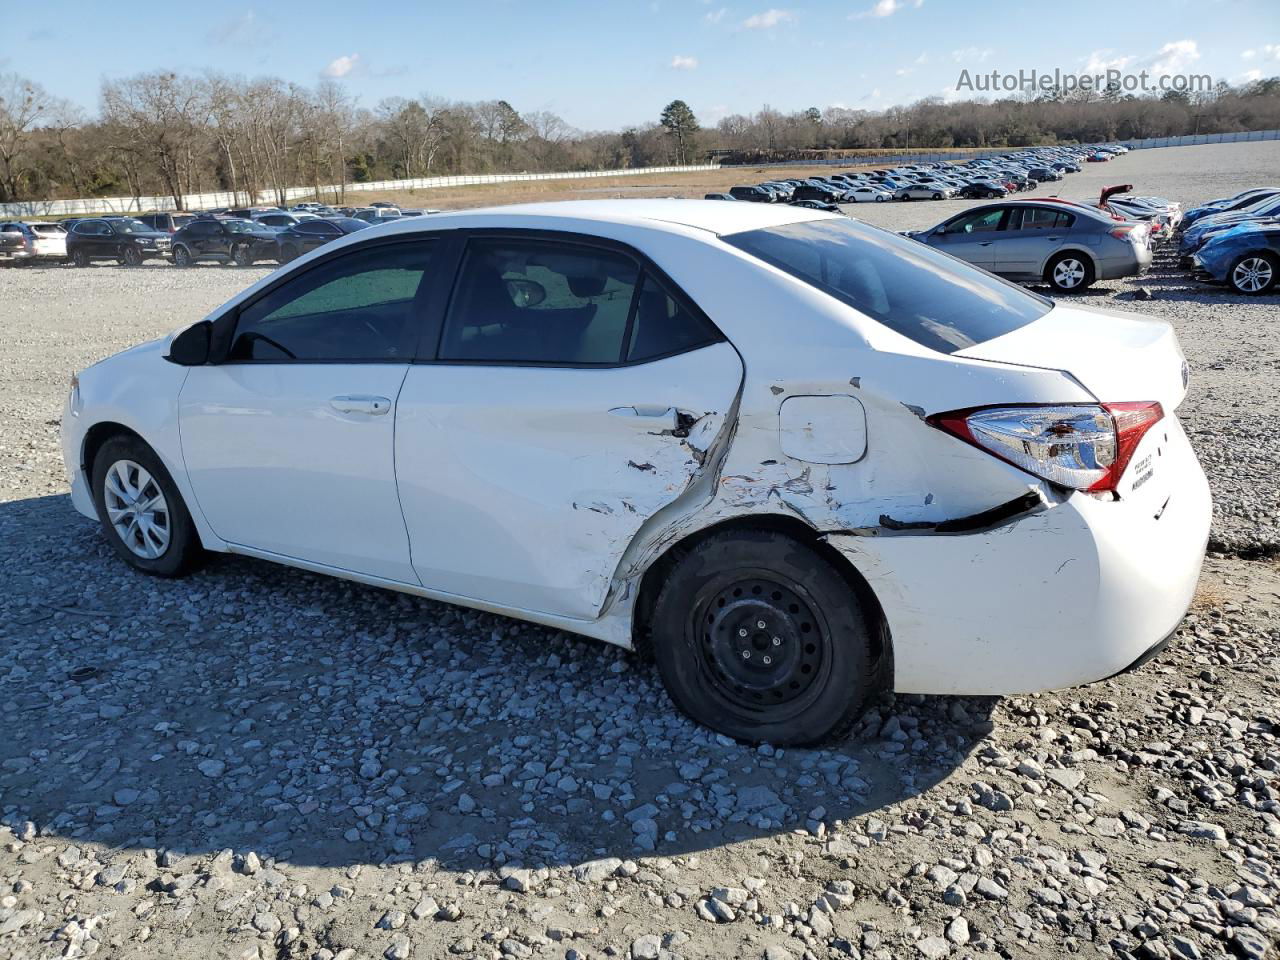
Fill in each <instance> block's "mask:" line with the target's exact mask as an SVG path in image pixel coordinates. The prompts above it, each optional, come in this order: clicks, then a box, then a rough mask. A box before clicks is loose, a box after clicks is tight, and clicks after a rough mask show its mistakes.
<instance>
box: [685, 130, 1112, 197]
mask: <svg viewBox="0 0 1280 960" xmlns="http://www.w3.org/2000/svg"><path fill="white" fill-rule="evenodd" d="M1127 151H1128V148H1127V147H1123V146H1120V145H1107V146H1090V147H1036V148H1034V149H1030V150H1019V151H1016V152H1014V153H1009V154H1002V155H1000V156H996V157H981V158H975V159H973V160H966V161H965V162H963V163H952V162H949V161H934V162H930V163H913V164H907V165H905V166H900V167H890V168H886V169H883V170H871V171H863V170H850V171H847V172H845V173H832V174H815V175H813V176H810V177H804V178H800V177H791V178H788V179H785V180H767V181H765V182H764V183H757V184H754V185H750V186H736V187H732V188H730V190H729V192H728V193H709V194H707V195H706V197H705V199H707V200H745V201H748V202H752V203H796V204H803V205H805V206H809V205H811V204H813V203H825V204H841V203H884V202H886V201H889V200H950V199H952V198H953V197H960V198H962V199H966V200H992V199H999V198H1001V197H1005V196H1008V195H1009V194H1011V193H1017V192H1019V191H1024V190H1033V189H1035V187H1037V186H1039V185H1040V184H1041V183H1050V182H1053V181H1057V180H1061V179H1062V178H1063V177H1064V176H1066V175H1067V174H1068V173H1079V172H1080V169H1081V165H1082V164H1083V163H1085V162H1087V161H1089V160H1090V159H1092V157H1093V156H1094V155H1105V156H1106V157H1107V158H1108V159H1109V158H1110V157H1112V156H1115V155H1118V154H1120V153H1126V152H1127Z"/></svg>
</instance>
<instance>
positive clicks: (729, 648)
mask: <svg viewBox="0 0 1280 960" xmlns="http://www.w3.org/2000/svg"><path fill="white" fill-rule="evenodd" d="M650 626H651V630H650V636H651V639H652V643H653V651H654V657H655V659H656V660H657V663H658V669H659V672H660V673H661V674H662V679H663V682H664V684H665V685H666V687H667V690H668V692H669V693H670V694H671V697H672V699H673V700H674V701H675V702H676V705H677V706H679V707H680V708H681V709H682V710H684V711H685V712H686V713H687V714H689V715H690V716H691V717H693V718H694V719H695V720H697V721H698V722H700V723H702V724H704V725H706V726H708V727H710V728H711V729H713V730H716V731H718V732H720V733H724V734H727V735H728V736H731V737H735V738H737V739H739V740H744V741H748V742H753V743H756V742H761V741H764V742H769V743H775V744H780V745H786V744H802V743H817V742H820V741H824V740H828V739H831V738H833V737H838V736H840V735H842V734H843V733H844V732H846V731H847V730H848V728H849V727H850V726H852V725H853V723H854V722H855V721H856V720H857V719H858V717H859V716H860V715H861V714H862V710H863V708H864V706H865V704H866V702H867V699H868V698H869V697H870V696H871V694H872V693H873V692H874V691H875V690H876V689H877V686H878V684H879V681H880V677H879V675H878V673H877V671H876V660H877V650H876V645H875V643H874V642H873V639H872V633H871V631H870V630H869V628H868V625H867V619H866V618H865V617H864V614H863V609H862V603H861V602H860V600H859V597H858V593H857V591H856V590H855V589H854V588H853V587H852V586H851V585H850V583H849V581H848V580H846V579H845V577H844V575H842V573H841V572H840V571H838V570H836V569H835V567H833V566H832V564H831V563H829V562H828V561H827V560H826V559H825V558H823V557H822V556H819V555H818V553H817V552H815V551H814V550H813V549H811V548H809V547H808V546H806V545H804V544H802V543H800V542H799V541H797V540H795V539H794V538H792V537H789V536H786V535H785V534H781V533H777V532H774V531H765V530H759V531H756V530H734V531H727V532H724V533H719V534H713V535H711V536H709V537H707V538H706V539H704V540H703V541H701V542H700V543H698V544H697V545H696V546H694V547H693V548H692V549H690V550H688V551H687V552H684V553H683V554H682V555H681V556H680V558H679V559H678V560H677V561H676V562H675V564H674V565H673V567H672V568H671V570H670V572H669V574H668V576H667V578H666V581H665V583H664V585H663V587H662V590H661V591H660V592H659V594H658V598H657V600H656V602H655V605H654V611H653V617H652V620H651V624H650ZM877 636H878V634H877Z"/></svg>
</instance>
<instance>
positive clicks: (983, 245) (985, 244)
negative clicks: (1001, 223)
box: [978, 240, 991, 247]
mask: <svg viewBox="0 0 1280 960" xmlns="http://www.w3.org/2000/svg"><path fill="white" fill-rule="evenodd" d="M978 246H980V247H989V246H991V241H990V240H983V241H982V242H981V243H979V244H978Z"/></svg>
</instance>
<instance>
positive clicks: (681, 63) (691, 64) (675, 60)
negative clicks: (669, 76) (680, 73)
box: [671, 53, 698, 70]
mask: <svg viewBox="0 0 1280 960" xmlns="http://www.w3.org/2000/svg"><path fill="white" fill-rule="evenodd" d="M671 69H672V70H697V69H698V58H697V57H683V56H681V55H680V54H678V53H677V54H676V55H675V56H674V57H672V58H671Z"/></svg>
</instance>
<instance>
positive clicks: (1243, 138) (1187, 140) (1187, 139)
mask: <svg viewBox="0 0 1280 960" xmlns="http://www.w3.org/2000/svg"><path fill="white" fill-rule="evenodd" d="M1254 140H1280V130H1241V131H1239V132H1238V133H1191V134H1187V135H1186V136H1183V137H1150V138H1149V139H1146V140H1120V141H1117V142H1118V143H1123V144H1124V145H1125V146H1126V147H1128V148H1129V149H1130V150H1146V149H1148V148H1150V147H1190V146H1195V145H1196V144H1200V143H1249V142H1251V141H1254Z"/></svg>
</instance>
